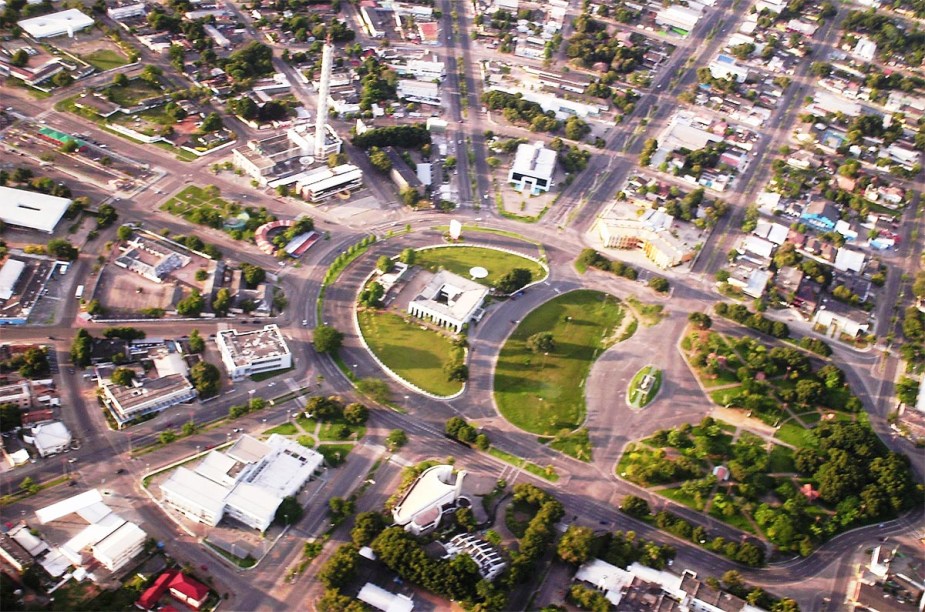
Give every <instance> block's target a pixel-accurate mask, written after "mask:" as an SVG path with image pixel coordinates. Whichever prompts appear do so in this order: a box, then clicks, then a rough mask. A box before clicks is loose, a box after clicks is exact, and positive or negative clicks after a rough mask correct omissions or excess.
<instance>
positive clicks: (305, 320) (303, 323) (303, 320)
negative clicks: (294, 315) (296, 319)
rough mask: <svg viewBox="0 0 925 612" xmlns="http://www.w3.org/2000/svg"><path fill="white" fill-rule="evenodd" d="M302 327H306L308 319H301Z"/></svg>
mask: <svg viewBox="0 0 925 612" xmlns="http://www.w3.org/2000/svg"><path fill="white" fill-rule="evenodd" d="M302 327H308V319H302Z"/></svg>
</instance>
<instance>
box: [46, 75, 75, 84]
mask: <svg viewBox="0 0 925 612" xmlns="http://www.w3.org/2000/svg"><path fill="white" fill-rule="evenodd" d="M51 82H52V83H54V85H55V87H67V86H68V85H70V84H71V83H73V82H74V77H72V76H71V75H70V74H68V73H67V72H59V73H58V74H56V75H55V76H53V77H52V78H51Z"/></svg>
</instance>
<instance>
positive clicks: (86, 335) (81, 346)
mask: <svg viewBox="0 0 925 612" xmlns="http://www.w3.org/2000/svg"><path fill="white" fill-rule="evenodd" d="M92 352H93V336H91V335H90V332H88V331H87V330H86V329H83V328H81V329H79V330H77V336H76V337H75V338H74V342H73V343H72V344H71V360H72V361H73V362H74V365H76V366H79V367H82V368H83V367H87V366H88V365H90V355H91V353H92Z"/></svg>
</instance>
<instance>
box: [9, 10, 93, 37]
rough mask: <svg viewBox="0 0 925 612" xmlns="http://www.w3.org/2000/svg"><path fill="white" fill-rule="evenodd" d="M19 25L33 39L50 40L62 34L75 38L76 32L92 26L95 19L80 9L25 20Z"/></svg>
mask: <svg viewBox="0 0 925 612" xmlns="http://www.w3.org/2000/svg"><path fill="white" fill-rule="evenodd" d="M17 25H18V26H19V27H21V28H22V29H23V30H25V31H26V33H27V34H28V35H29V36H31V37H33V38H49V37H51V36H60V35H62V34H67V35H68V36H74V32H77V31H80V30H83V29H85V28H89V27H90V26H92V25H93V18H92V17H88V16H87V15H85V14H84V13H82V12H81V11H79V10H78V9H68V10H66V11H59V12H57V13H52V14H50V15H42V16H40V17H33V18H32V19H23V20H22V21H20V22H19V23H18V24H17Z"/></svg>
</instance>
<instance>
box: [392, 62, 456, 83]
mask: <svg viewBox="0 0 925 612" xmlns="http://www.w3.org/2000/svg"><path fill="white" fill-rule="evenodd" d="M388 66H389V68H391V69H392V70H394V71H395V72H396V73H398V76H410V77H414V78H415V79H418V80H419V81H442V80H443V77H445V76H446V64H444V63H443V62H429V61H427V60H408V61H407V62H401V63H398V62H396V63H391V62H390V63H389V64H388Z"/></svg>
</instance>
